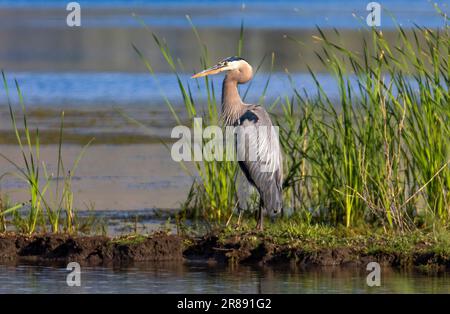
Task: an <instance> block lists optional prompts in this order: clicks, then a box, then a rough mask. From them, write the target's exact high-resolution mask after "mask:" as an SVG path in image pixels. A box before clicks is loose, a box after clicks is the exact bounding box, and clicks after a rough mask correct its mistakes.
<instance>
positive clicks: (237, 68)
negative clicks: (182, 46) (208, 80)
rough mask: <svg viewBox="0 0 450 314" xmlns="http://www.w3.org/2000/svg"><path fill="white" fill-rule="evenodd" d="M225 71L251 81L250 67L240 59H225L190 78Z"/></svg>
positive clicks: (251, 72)
mask: <svg viewBox="0 0 450 314" xmlns="http://www.w3.org/2000/svg"><path fill="white" fill-rule="evenodd" d="M225 71H227V72H235V73H236V74H237V75H240V74H241V75H245V76H248V79H247V80H249V79H251V76H252V74H253V71H252V67H251V66H250V64H248V62H247V61H245V60H244V59H242V58H240V57H228V58H226V59H223V60H222V61H220V62H219V63H217V64H216V65H214V66H212V67H210V68H209V69H206V70H204V71H201V72H199V73H197V74H194V75H193V76H192V78H197V77H202V76H207V75H214V74H218V73H220V72H225Z"/></svg>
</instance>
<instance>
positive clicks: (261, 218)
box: [256, 201, 264, 231]
mask: <svg viewBox="0 0 450 314" xmlns="http://www.w3.org/2000/svg"><path fill="white" fill-rule="evenodd" d="M263 222H264V215H263V204H262V202H261V201H260V202H259V209H258V223H257V224H256V229H258V230H259V231H263V230H264V226H263Z"/></svg>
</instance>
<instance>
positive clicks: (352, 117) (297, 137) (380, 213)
mask: <svg viewBox="0 0 450 314" xmlns="http://www.w3.org/2000/svg"><path fill="white" fill-rule="evenodd" d="M397 30H398V37H399V38H398V41H396V43H395V44H390V43H388V42H387V41H386V40H385V39H384V37H383V34H382V32H381V31H378V30H376V29H372V30H367V31H370V32H371V33H372V43H371V45H369V43H367V42H365V41H364V42H363V45H362V51H361V52H359V53H358V52H352V51H349V50H347V49H346V48H345V47H343V46H342V45H340V44H339V43H338V42H337V40H335V41H331V40H329V39H328V37H327V35H325V33H324V32H323V31H322V30H320V29H319V30H318V32H319V35H320V36H318V37H317V39H318V40H320V41H321V43H322V45H321V50H320V51H318V53H317V56H318V58H319V59H320V61H321V62H322V63H323V65H324V66H325V67H326V68H327V69H328V71H329V73H331V74H332V75H333V76H334V77H335V81H336V84H337V86H338V88H339V100H338V101H337V102H333V101H332V100H330V99H329V98H328V96H327V95H326V94H325V93H324V92H323V87H322V86H321V85H320V83H319V82H318V80H317V79H315V75H314V73H312V72H311V76H312V77H313V78H314V79H315V81H316V85H317V88H316V89H317V91H316V92H317V96H310V95H308V94H306V93H301V91H297V90H296V89H295V87H294V94H295V97H294V98H293V99H292V100H289V99H288V100H286V101H285V104H284V105H283V115H282V117H279V118H278V119H277V120H278V123H279V125H280V127H281V140H282V145H283V148H284V150H285V151H286V152H287V154H286V155H287V156H288V157H287V162H288V164H289V166H288V175H287V181H286V182H285V188H286V189H287V190H288V191H289V195H292V196H291V197H290V198H289V202H290V205H291V206H292V207H293V208H294V209H299V210H300V211H302V212H307V213H308V214H309V215H312V216H313V217H315V219H316V220H318V221H327V222H331V223H333V224H339V223H342V224H344V225H346V226H352V225H355V224H357V223H361V222H363V221H366V222H371V223H373V224H376V225H382V226H384V227H388V228H398V229H400V230H405V229H409V228H411V227H413V226H414V225H418V224H421V223H423V221H424V220H428V221H429V220H430V219H432V221H433V220H434V221H436V219H438V220H439V221H440V222H444V223H446V222H447V221H448V218H449V212H450V207H449V196H448V192H449V187H450V186H449V183H450V181H449V179H450V178H449V175H450V172H449V168H448V163H449V157H450V155H449V144H450V142H449V141H450V140H449V139H450V137H449V136H450V133H449V118H450V110H449V107H448V105H449V103H450V97H449V67H448V58H449V57H448V56H449V55H448V52H449V51H450V44H449V43H450V38H449V30H448V26H447V25H446V26H445V27H444V28H443V29H439V30H431V29H425V28H420V27H417V28H415V29H413V30H412V31H411V32H409V35H408V34H407V32H406V31H405V30H404V29H402V28H401V27H398V29H397ZM335 32H336V34H337V36H338V38H339V33H338V32H337V31H335ZM351 79H353V81H351ZM355 86H357V87H356V88H355ZM294 102H295V105H294Z"/></svg>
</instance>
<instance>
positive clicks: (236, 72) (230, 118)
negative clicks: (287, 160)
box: [192, 57, 283, 230]
mask: <svg viewBox="0 0 450 314" xmlns="http://www.w3.org/2000/svg"><path fill="white" fill-rule="evenodd" d="M224 71H226V72H227V73H226V76H225V78H224V80H223V88H222V114H221V118H222V120H223V122H224V124H225V125H226V126H234V127H237V126H239V128H238V129H239V130H240V131H238V132H241V135H242V134H244V137H241V138H243V139H244V140H241V141H237V152H238V155H239V154H240V156H241V157H242V156H244V158H238V162H239V166H240V168H241V170H242V171H243V173H244V175H245V177H246V178H247V180H248V181H249V182H250V184H251V185H253V186H254V187H255V188H256V189H257V191H258V192H259V195H260V206H259V210H258V223H257V228H258V229H260V230H263V220H264V216H263V208H265V209H266V210H267V211H268V212H269V213H274V214H276V213H278V212H279V211H281V209H282V206H283V201H282V181H283V169H282V164H283V162H282V155H281V147H280V143H279V139H278V136H277V135H278V133H276V132H273V130H274V128H273V124H272V121H271V119H270V117H269V114H268V113H267V111H266V110H265V109H264V108H263V107H261V106H259V105H252V104H246V103H244V102H243V101H242V99H241V97H240V96H239V91H238V84H245V83H247V82H248V81H250V80H251V79H252V77H253V70H252V67H251V66H250V64H248V62H247V61H245V60H244V59H242V58H240V57H229V58H226V59H224V60H222V61H220V62H219V63H218V64H216V65H215V66H213V67H211V68H209V69H206V70H204V71H202V72H199V73H197V74H195V75H193V76H192V78H197V77H202V76H207V75H212V74H218V73H220V72H224ZM264 129H265V130H266V131H265V132H260V130H264ZM267 130H268V131H267ZM245 136H248V137H245ZM238 138H239V134H238ZM246 139H247V140H246ZM249 152H250V154H249ZM252 152H256V155H257V158H256V159H254V158H249V156H250V155H251V153H252ZM240 210H241V209H240ZM240 214H241V212H240ZM239 217H240V215H239Z"/></svg>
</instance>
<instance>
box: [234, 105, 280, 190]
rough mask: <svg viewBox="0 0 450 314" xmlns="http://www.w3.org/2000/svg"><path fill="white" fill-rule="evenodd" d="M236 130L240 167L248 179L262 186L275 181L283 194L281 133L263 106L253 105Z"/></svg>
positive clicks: (242, 117)
mask: <svg viewBox="0 0 450 314" xmlns="http://www.w3.org/2000/svg"><path fill="white" fill-rule="evenodd" d="M238 126H239V127H238V128H237V130H236V136H237V155H238V160H239V164H240V166H241V169H242V170H243V172H244V174H245V175H246V177H247V179H249V181H250V182H251V183H252V184H253V185H255V186H256V187H257V188H258V189H259V188H260V187H259V186H262V185H264V184H265V183H268V182H267V181H268V180H269V181H272V180H275V183H276V184H277V185H278V187H279V188H280V190H281V185H282V180H283V178H282V176H283V169H282V164H283V162H282V154H281V146H280V142H279V137H278V129H277V128H276V127H274V126H273V124H272V121H271V119H270V116H269V114H268V113H267V112H266V110H265V109H264V108H263V107H261V106H256V105H250V106H249V108H248V110H247V111H246V112H245V113H244V114H243V115H242V116H241V117H240V119H239V121H238Z"/></svg>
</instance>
